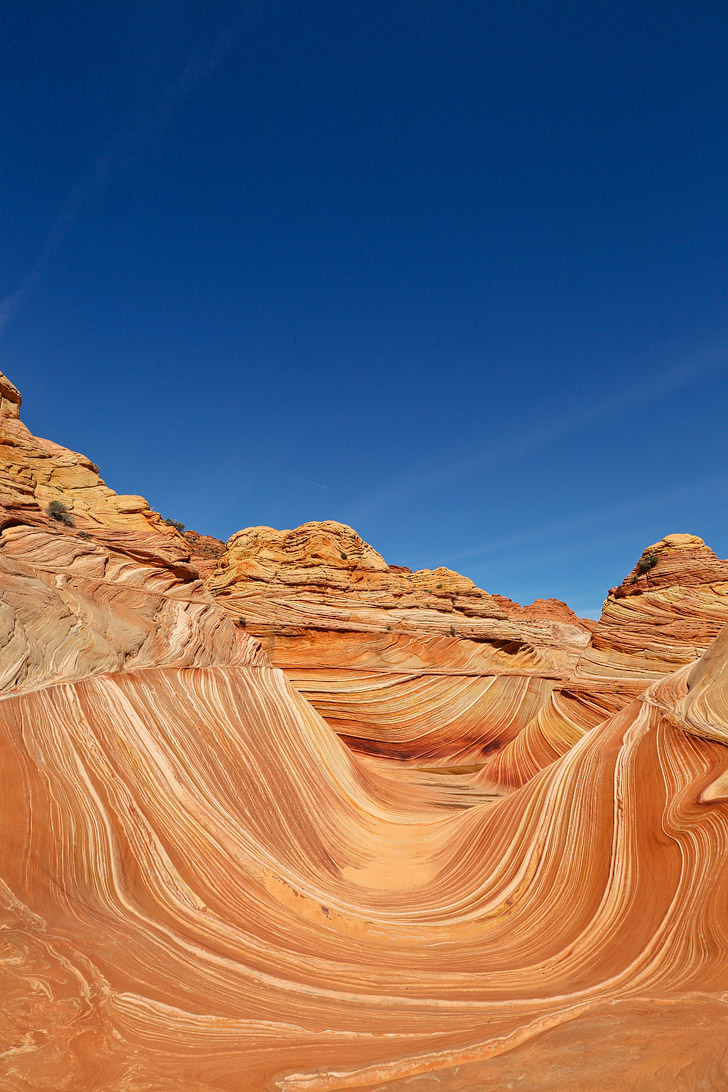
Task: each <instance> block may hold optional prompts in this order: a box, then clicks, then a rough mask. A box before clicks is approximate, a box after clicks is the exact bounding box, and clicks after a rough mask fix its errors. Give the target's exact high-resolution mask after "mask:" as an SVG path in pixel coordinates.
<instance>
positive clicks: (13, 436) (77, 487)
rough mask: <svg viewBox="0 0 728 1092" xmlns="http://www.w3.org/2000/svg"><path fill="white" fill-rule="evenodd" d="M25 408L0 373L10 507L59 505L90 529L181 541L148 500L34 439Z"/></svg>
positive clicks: (0, 428) (4, 483) (0, 435)
mask: <svg viewBox="0 0 728 1092" xmlns="http://www.w3.org/2000/svg"><path fill="white" fill-rule="evenodd" d="M20 406H21V397H20V393H19V391H18V390H17V389H16V387H14V386H13V384H12V383H11V382H10V380H8V379H6V377H5V376H4V375H2V374H1V373H0V490H2V496H3V498H4V499H5V501H6V502H7V501H10V500H20V501H29V500H34V501H36V502H37V504H38V505H39V506H40V507H42V508H47V506H48V505H49V504H51V503H53V502H55V503H56V504H59V503H60V504H62V505H64V506H65V507H66V508H67V509H68V516H69V518H70V519H79V527H86V528H87V529H91V530H92V529H93V528H95V527H97V526H102V527H111V528H115V529H118V530H129V531H154V532H156V533H157V534H162V535H166V536H169V537H175V536H176V534H177V533H176V531H174V530H173V528H172V527H170V526H168V525H167V524H165V523H164V521H163V519H162V517H161V516H160V515H159V513H158V512H153V511H152V509H151V508H150V507H149V504H148V503H147V501H146V500H145V499H144V497H137V496H120V495H118V494H117V493H115V492H114V491H113V489H109V488H108V486H107V485H105V483H104V482H103V481H102V480H101V477H100V476H99V469H98V467H97V466H96V464H95V463H92V462H91V460H90V459H87V458H86V456H85V455H79V454H78V453H77V452H75V451H69V450H68V448H65V447H60V445H58V444H55V443H53V441H52V440H41V439H38V437H36V436H33V435H32V433H30V432H29V431H28V429H27V428H26V427H25V425H24V424H23V422H22V421H21V420H20Z"/></svg>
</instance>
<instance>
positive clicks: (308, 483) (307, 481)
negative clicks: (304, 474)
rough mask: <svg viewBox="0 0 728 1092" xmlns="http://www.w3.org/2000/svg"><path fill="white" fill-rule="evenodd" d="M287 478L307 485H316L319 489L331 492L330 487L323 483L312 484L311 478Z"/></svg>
mask: <svg viewBox="0 0 728 1092" xmlns="http://www.w3.org/2000/svg"><path fill="white" fill-rule="evenodd" d="M287 477H289V478H293V480H294V481H297V482H305V483H306V485H315V486H317V487H318V488H319V489H326V490H329V491H330V487H329V486H328V485H322V484H321V482H312V481H311V480H310V478H299V477H298V475H297V474H288V475H287Z"/></svg>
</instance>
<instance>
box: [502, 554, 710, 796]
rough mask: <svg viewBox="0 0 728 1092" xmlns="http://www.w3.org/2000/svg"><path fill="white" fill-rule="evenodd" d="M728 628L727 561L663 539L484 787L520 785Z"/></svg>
mask: <svg viewBox="0 0 728 1092" xmlns="http://www.w3.org/2000/svg"><path fill="white" fill-rule="evenodd" d="M726 623H728V561H721V560H720V559H719V558H717V557H716V555H715V554H714V553H713V551H712V550H711V549H709V547H707V546H706V545H705V543H704V542H703V540H702V539H701V538H697V537H696V536H695V535H687V534H672V535H667V536H666V537H665V538H664V539H662V540H661V541H660V542H657V543H655V544H654V545H653V546H648V547H647V549H646V550H644V551H643V553H642V556H641V557H640V559H639V560H638V562H637V564H636V565H635V567H634V569H633V570H632V571H631V573H629V574H628V575H627V576H626V577H625V579H624V580H623V581H622V583H621V584H620V585H619V586H618V587H616V588H612V589H611V590H610V593H609V596H608V598H607V600H606V601H605V603H604V608H603V610H602V615H601V618H600V619H599V622H598V623H597V624H596V625H595V627H594V631H593V635H592V639H591V641H590V643H589V645H588V646H587V647H586V648H585V649H584V651H583V652H582V653H581V655H580V656H579V658H578V660H577V663H576V666H575V668H574V670H573V672H572V674H571V675H570V676H569V677H568V678H567V679H566V680H564V682H562V683H560V684H559V685H558V686H557V687H555V688H554V690H553V692H552V693H551V695H550V696H549V698H548V700H547V701H546V702H545V703H544V705H543V706H542V708H541V709H540V710H539V712H538V714H537V715H536V717H534V719H533V720H532V721H531V722H530V723H529V724H528V725H526V726H525V728H524V730H523V732H521V733H519V735H518V736H517V737H516V738H514V739H513V741H512V742H509V743H508V744H507V745H506V746H505V747H504V748H503V750H502V751H501V752H500V753H499V754H496V755H493V756H492V757H489V758H487V759H486V762H485V764H484V767H483V770H482V774H481V779H482V780H483V781H484V782H494V783H499V784H510V785H521V784H524V783H525V782H526V781H528V779H529V778H531V777H533V775H534V774H535V773H537V772H538V770H540V769H543V767H544V766H547V765H548V764H549V763H551V762H553V761H554V760H555V759H556V758H558V757H559V756H560V755H562V754H565V753H566V752H567V751H568V750H569V749H570V748H571V747H572V746H573V745H574V743H576V741H577V740H578V739H579V738H580V737H581V736H582V735H583V733H584V732H585V731H587V730H588V729H590V728H592V727H594V725H595V724H598V723H599V722H600V721H601V720H603V719H604V718H605V717H607V716H609V715H611V714H612V713H614V712H616V711H618V710H619V709H622V708H624V706H625V705H626V704H627V703H628V702H629V701H631V700H632V699H633V698H635V697H637V696H638V695H639V694H641V693H642V691H643V690H644V689H645V687H646V686H648V685H649V684H650V683H651V682H654V681H655V680H657V679H660V678H663V677H664V676H665V675H667V674H669V673H670V672H672V671H674V670H675V669H676V668H677V667H679V666H681V665H682V664H686V663H691V662H693V661H695V660H696V659H698V658H699V657H700V656H701V655H702V653H703V652H705V650H706V649H707V648H708V646H709V645H710V644H711V642H712V641H713V640H714V638H715V637H716V636H717V634H718V633H719V632H720V630H721V628H722V626H724V625H725V624H726Z"/></svg>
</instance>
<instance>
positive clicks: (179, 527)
mask: <svg viewBox="0 0 728 1092" xmlns="http://www.w3.org/2000/svg"><path fill="white" fill-rule="evenodd" d="M164 522H165V523H166V524H167V526H168V527H174V529H175V531H179V533H180V534H182V532H183V531H184V529H185V525H184V523H180V521H179V520H178V519H166V520H165V521H164Z"/></svg>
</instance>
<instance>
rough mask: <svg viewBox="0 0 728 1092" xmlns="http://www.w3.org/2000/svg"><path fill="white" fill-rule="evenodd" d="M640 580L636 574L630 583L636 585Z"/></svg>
mask: <svg viewBox="0 0 728 1092" xmlns="http://www.w3.org/2000/svg"><path fill="white" fill-rule="evenodd" d="M638 580H639V577H638V576H637V573H635V574H634V576H633V577H632V579H631V581H630V583H631V584H636V583H637V581H638Z"/></svg>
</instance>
